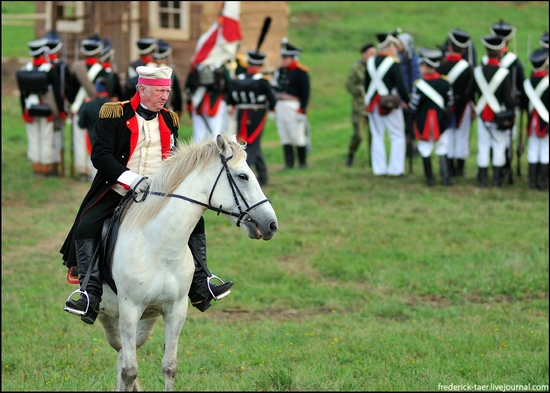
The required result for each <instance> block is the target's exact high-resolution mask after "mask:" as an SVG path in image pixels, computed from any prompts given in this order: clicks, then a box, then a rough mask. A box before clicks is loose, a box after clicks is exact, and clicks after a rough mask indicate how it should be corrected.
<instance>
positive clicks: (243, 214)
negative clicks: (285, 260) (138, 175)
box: [132, 153, 269, 227]
mask: <svg viewBox="0 0 550 393" xmlns="http://www.w3.org/2000/svg"><path fill="white" fill-rule="evenodd" d="M231 158H233V155H231V156H229V157H227V158H225V156H224V155H223V154H221V153H220V160H221V163H222V167H221V169H220V172H219V173H218V176H217V177H216V181H215V182H214V185H213V186H212V191H210V196H209V197H208V203H203V202H201V201H197V200H196V199H192V198H188V197H186V196H183V195H178V194H167V193H164V192H157V191H149V190H147V191H145V193H144V194H145V195H144V196H143V198H141V199H140V200H136V195H135V194H133V197H134V201H135V202H142V201H143V200H145V198H146V196H147V195H148V194H150V195H158V196H165V197H172V198H179V199H183V200H184V201H188V202H192V203H195V204H197V205H201V206H204V207H206V208H207V209H210V210H213V211H215V212H217V214H218V215H220V213H223V214H225V215H228V216H232V217H237V226H238V227H240V226H241V222H246V221H250V215H249V213H250V212H251V211H252V210H253V209H255V208H257V207H258V206H260V205H262V204H264V203H266V202H269V199H267V198H266V199H264V200H261V201H259V202H258V203H255V204H254V205H252V206H249V205H248V202H246V199H244V196H243V194H242V192H241V190H239V187H238V186H237V183H236V182H235V179H233V176H232V175H231V172H229V167H228V166H227V161H229V160H230V159H231ZM224 169H225V173H226V175H227V180H228V181H229V186H230V187H231V192H232V193H233V198H234V199H235V203H236V204H237V208H238V209H239V212H238V213H236V212H230V211H227V210H225V209H223V206H222V205H220V206H219V207H215V206H212V196H213V195H214V190H215V189H216V186H217V185H218V181H219V180H220V177H221V175H222V173H223V171H224ZM132 192H134V191H132ZM239 200H242V201H243V203H244V205H245V207H246V209H245V210H243V209H242V207H241V204H240V202H239ZM245 218H246V219H245Z"/></svg>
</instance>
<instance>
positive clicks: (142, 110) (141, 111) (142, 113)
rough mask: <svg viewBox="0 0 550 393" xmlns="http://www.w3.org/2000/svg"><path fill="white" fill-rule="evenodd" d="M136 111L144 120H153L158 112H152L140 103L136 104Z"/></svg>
mask: <svg viewBox="0 0 550 393" xmlns="http://www.w3.org/2000/svg"><path fill="white" fill-rule="evenodd" d="M136 113H137V114H138V115H140V116H141V117H143V118H144V119H145V120H153V119H154V118H155V117H157V114H158V112H153V111H150V110H149V109H145V108H144V107H143V105H141V104H139V105H138V107H137V109H136Z"/></svg>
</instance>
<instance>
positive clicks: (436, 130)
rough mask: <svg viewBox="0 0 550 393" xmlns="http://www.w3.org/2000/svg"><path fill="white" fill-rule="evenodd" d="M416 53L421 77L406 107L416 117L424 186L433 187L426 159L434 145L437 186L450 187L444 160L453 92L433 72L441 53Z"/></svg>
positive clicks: (432, 177) (446, 82)
mask: <svg viewBox="0 0 550 393" xmlns="http://www.w3.org/2000/svg"><path fill="white" fill-rule="evenodd" d="M419 52H420V72H421V73H422V78H421V79H417V80H416V81H415V82H414V84H413V91H412V93H411V100H410V102H409V108H410V109H411V111H412V112H413V113H414V114H415V115H416V116H415V123H414V130H415V134H416V139H417V140H418V152H419V153H420V155H421V156H422V162H423V164H424V174H425V175H426V181H427V183H428V186H433V185H435V179H434V176H433V172H432V162H431V157H430V156H431V154H432V151H433V150H434V146H435V154H436V155H437V156H438V157H439V169H440V172H441V184H442V185H444V186H452V185H453V183H452V181H451V174H450V172H449V162H448V161H447V148H448V131H447V128H448V126H449V114H450V111H451V107H452V106H453V89H452V85H451V84H450V83H449V81H448V79H447V77H446V76H443V75H441V74H439V72H437V67H439V66H440V65H441V58H442V57H443V53H442V52H441V51H439V50H433V49H421V50H420V51H419Z"/></svg>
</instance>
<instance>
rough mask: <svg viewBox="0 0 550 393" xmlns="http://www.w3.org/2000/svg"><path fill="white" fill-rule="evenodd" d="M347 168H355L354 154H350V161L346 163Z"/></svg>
mask: <svg viewBox="0 0 550 393" xmlns="http://www.w3.org/2000/svg"><path fill="white" fill-rule="evenodd" d="M346 166H348V167H352V166H353V153H349V154H348V160H347V161H346Z"/></svg>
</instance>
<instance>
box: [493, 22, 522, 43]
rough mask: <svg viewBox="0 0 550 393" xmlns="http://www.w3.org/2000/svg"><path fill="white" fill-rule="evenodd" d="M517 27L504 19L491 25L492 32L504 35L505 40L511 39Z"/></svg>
mask: <svg viewBox="0 0 550 393" xmlns="http://www.w3.org/2000/svg"><path fill="white" fill-rule="evenodd" d="M515 32H516V28H515V27H514V26H512V25H511V24H509V23H505V22H504V21H503V20H502V19H501V20H500V21H499V22H498V23H495V24H494V25H492V26H491V33H492V34H494V35H500V36H502V37H504V41H505V42H506V41H509V40H510V39H511V38H512V37H513V36H514V34H515Z"/></svg>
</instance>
